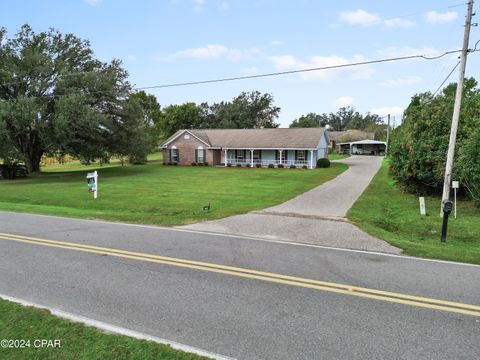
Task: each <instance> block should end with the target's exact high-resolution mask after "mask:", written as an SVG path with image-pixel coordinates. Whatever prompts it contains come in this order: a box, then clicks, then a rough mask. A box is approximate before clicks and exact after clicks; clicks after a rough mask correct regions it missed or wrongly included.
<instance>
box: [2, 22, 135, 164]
mask: <svg viewBox="0 0 480 360" xmlns="http://www.w3.org/2000/svg"><path fill="white" fill-rule="evenodd" d="M127 76H128V74H127V72H126V71H125V70H124V69H122V67H121V63H120V62H119V61H118V60H113V61H112V62H111V63H109V64H106V63H102V62H100V61H98V60H96V59H95V58H94V57H93V52H92V50H91V49H90V45H89V43H88V41H84V40H81V39H79V38H77V37H76V36H74V35H73V34H66V35H62V34H61V33H59V32H58V31H56V30H54V29H50V30H49V31H47V32H41V33H35V32H34V31H33V30H32V28H31V27H30V26H28V25H24V26H22V28H21V29H20V31H19V32H18V33H17V34H16V36H15V37H14V38H11V39H9V38H7V37H6V30H5V29H4V28H2V29H1V30H0V100H2V101H0V123H2V125H1V126H0V131H3V135H2V136H6V137H8V139H9V140H10V144H11V146H13V147H14V148H15V151H16V152H17V153H18V154H20V156H21V157H22V160H23V161H24V162H25V164H26V166H27V168H28V170H29V172H37V171H39V170H40V159H41V157H42V156H43V155H44V154H56V153H58V152H60V153H69V154H71V155H74V156H79V157H82V158H86V159H87V161H88V160H91V159H93V158H94V157H102V156H109V154H110V153H111V146H112V141H111V139H112V136H113V133H114V131H115V129H120V128H121V123H122V111H123V110H122V107H123V102H124V101H125V99H126V98H127V96H128V94H129V92H130V84H129V83H128V82H127ZM2 129H3V130H2Z"/></svg>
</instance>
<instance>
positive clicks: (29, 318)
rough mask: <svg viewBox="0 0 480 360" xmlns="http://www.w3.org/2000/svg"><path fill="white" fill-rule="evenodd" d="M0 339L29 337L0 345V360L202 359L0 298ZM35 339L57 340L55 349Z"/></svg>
mask: <svg viewBox="0 0 480 360" xmlns="http://www.w3.org/2000/svg"><path fill="white" fill-rule="evenodd" d="M0 338H1V339H22V340H30V347H25V348H4V347H3V346H2V347H0V358H1V359H12V360H13V359H15V360H16V359H139V360H140V359H142V360H143V359H146V360H147V359H152V360H153V359H155V360H156V359H165V360H166V359H169V360H170V359H177V360H187V359H189V360H197V359H198V360H199V359H206V358H205V357H201V356H198V355H194V354H189V353H185V352H182V351H177V350H174V349H172V348H171V347H170V346H167V345H161V344H157V343H154V342H152V341H145V340H138V339H134V338H130V337H127V336H122V335H113V334H106V333H103V332H101V331H99V330H97V329H95V328H92V327H87V326H85V325H83V324H80V323H73V322H70V321H67V320H64V319H61V318H58V317H56V316H53V315H51V314H50V312H49V311H47V310H41V309H36V308H32V307H24V306H22V305H18V304H16V303H12V302H9V301H5V300H2V299H0ZM36 339H45V340H56V339H58V340H60V347H59V348H46V347H44V348H36V347H35V346H34V344H35V342H34V340H36Z"/></svg>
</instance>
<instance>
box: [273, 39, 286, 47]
mask: <svg viewBox="0 0 480 360" xmlns="http://www.w3.org/2000/svg"><path fill="white" fill-rule="evenodd" d="M271 44H272V45H273V46H282V45H283V44H284V42H283V41H281V40H273V41H272V42H271Z"/></svg>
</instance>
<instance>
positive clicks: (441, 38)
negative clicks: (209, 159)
mask: <svg viewBox="0 0 480 360" xmlns="http://www.w3.org/2000/svg"><path fill="white" fill-rule="evenodd" d="M465 3H466V1H464V2H463V3H462V2H461V1H458V0H423V1H412V0H405V1H390V0H386V1H373V0H356V1H353V0H351V1H320V0H318V1H315V0H295V1H293V0H288V1H287V0H252V1H249V0H165V1H160V0H157V1H154V0H141V1H140V0H139V1H131V0H128V1H127V0H70V1H60V0H43V1H34V0H31V1H26V0H24V1H21V0H18V1H8V2H4V3H2V11H1V13H0V24H1V26H5V27H6V28H7V30H8V32H9V35H13V34H14V33H15V32H16V31H17V30H18V29H19V28H20V26H21V25H22V24H24V23H29V24H30V25H31V26H33V28H34V29H35V30H36V31H42V30H46V29H47V28H49V27H54V28H56V29H58V30H60V31H61V32H71V33H74V34H76V35H77V36H79V37H81V38H84V39H88V40H89V41H90V42H91V46H92V48H93V50H94V51H95V54H96V56H97V57H98V58H99V59H101V60H103V61H110V60H111V59H112V58H118V59H121V60H122V61H123V64H124V67H125V68H126V69H127V70H128V72H129V74H130V82H131V83H132V84H134V85H135V86H137V87H143V86H152V85H162V84H170V83H177V82H188V81H197V80H209V79H217V78H222V77H234V76H242V75H249V74H261V73H270V72H276V71H285V70H295V69H301V68H309V67H321V66H329V65H337V64H343V63H349V62H357V61H364V60H375V59H382V58H389V57H396V56H405V55H417V54H424V55H428V56H434V55H438V54H440V53H442V52H444V51H448V50H455V49H460V48H461V44H462V39H463V31H464V27H463V25H464V20H465V13H466V5H465ZM476 9H478V5H477V4H475V5H474V10H476ZM477 13H479V14H480V12H478V11H477ZM474 22H478V16H476V17H474ZM479 39H480V34H479V28H478V27H473V28H472V32H471V37H470V47H473V45H474V44H475V42H476V41H478V40H479ZM478 54H479V53H474V54H471V55H470V56H469V59H468V62H467V71H466V74H467V76H475V77H476V78H477V79H478V78H480V76H479V74H478V69H480V66H479V65H480V64H479V55H478ZM457 57H458V56H457V55H449V56H446V57H444V58H441V59H439V60H434V61H426V60H407V61H398V62H394V63H384V64H376V65H368V66H360V67H355V68H349V69H342V70H328V71H318V72H310V73H304V74H295V75H285V76H278V77H272V78H263V79H251V80H241V81H236V82H228V83H217V84H207V85H198V86H190V87H178V88H165V89H157V90H149V92H150V93H152V94H155V95H156V96H157V98H158V101H159V103H160V104H161V105H162V106H166V105H169V104H180V103H184V102H188V101H194V102H197V103H200V102H204V101H207V102H209V103H212V102H218V101H222V100H231V99H232V98H233V97H235V96H237V95H238V94H240V92H242V91H252V90H259V91H262V92H268V93H271V94H272V95H273V97H274V99H275V104H276V105H277V106H280V107H281V109H282V111H281V113H280V117H279V120H278V121H279V122H280V124H281V126H282V127H286V126H288V124H289V123H290V122H291V121H292V120H293V119H295V118H297V117H299V116H301V115H302V114H306V113H309V112H316V113H323V112H335V111H336V110H337V109H338V107H339V106H345V105H351V106H354V107H355V108H356V109H357V110H358V111H360V112H362V113H366V112H368V111H370V112H374V113H378V114H380V115H386V114H387V113H391V114H392V115H394V116H395V117H396V121H397V123H398V121H399V119H400V114H401V112H402V109H403V108H405V107H406V106H407V105H408V103H409V101H410V98H411V96H412V95H414V94H415V93H418V92H423V91H432V92H433V91H435V89H436V88H437V87H438V86H439V85H440V84H441V82H442V81H443V79H444V78H445V77H446V76H447V74H448V73H449V72H450V70H451V69H452V68H453V67H454V66H455V64H456V63H457V61H458V59H457ZM457 79H458V71H456V72H455V73H454V74H453V75H452V77H451V78H450V81H451V82H453V81H457Z"/></svg>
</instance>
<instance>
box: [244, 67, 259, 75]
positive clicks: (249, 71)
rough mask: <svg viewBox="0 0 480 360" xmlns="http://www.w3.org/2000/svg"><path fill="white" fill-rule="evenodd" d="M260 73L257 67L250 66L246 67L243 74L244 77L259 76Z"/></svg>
mask: <svg viewBox="0 0 480 360" xmlns="http://www.w3.org/2000/svg"><path fill="white" fill-rule="evenodd" d="M258 73H259V70H258V68H257V67H256V66H250V67H246V68H244V69H243V74H244V75H247V76H248V75H257V74H258Z"/></svg>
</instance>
